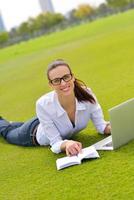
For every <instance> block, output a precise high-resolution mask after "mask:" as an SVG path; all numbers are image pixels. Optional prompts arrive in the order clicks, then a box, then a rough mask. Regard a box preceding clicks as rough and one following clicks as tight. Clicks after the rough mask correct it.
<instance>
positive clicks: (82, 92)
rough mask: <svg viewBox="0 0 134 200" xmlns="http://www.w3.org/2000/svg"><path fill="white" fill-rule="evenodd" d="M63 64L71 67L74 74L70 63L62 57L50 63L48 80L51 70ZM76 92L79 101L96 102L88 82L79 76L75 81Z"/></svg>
mask: <svg viewBox="0 0 134 200" xmlns="http://www.w3.org/2000/svg"><path fill="white" fill-rule="evenodd" d="M61 65H64V66H66V67H67V68H68V69H69V71H70V74H72V71H71V68H70V66H69V64H68V63H67V62H65V61H64V60H62V59H57V60H55V61H53V62H52V63H50V64H49V65H48V68H47V78H48V80H49V72H50V71H51V70H52V69H55V68H56V67H58V66H61ZM74 94H75V97H76V98H77V100H78V101H79V102H82V101H89V102H90V103H93V104H94V103H96V101H95V98H94V97H93V95H92V94H90V93H89V91H88V89H87V86H86V84H85V83H84V82H83V81H81V80H79V79H77V78H75V81H74Z"/></svg>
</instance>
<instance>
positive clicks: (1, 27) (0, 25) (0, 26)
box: [0, 12, 6, 32]
mask: <svg viewBox="0 0 134 200" xmlns="http://www.w3.org/2000/svg"><path fill="white" fill-rule="evenodd" d="M3 31H6V28H5V25H4V21H3V18H2V14H1V12H0V32H3Z"/></svg>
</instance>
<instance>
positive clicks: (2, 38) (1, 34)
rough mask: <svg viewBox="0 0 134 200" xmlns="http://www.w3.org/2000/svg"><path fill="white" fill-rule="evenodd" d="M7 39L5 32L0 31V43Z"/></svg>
mask: <svg viewBox="0 0 134 200" xmlns="http://www.w3.org/2000/svg"><path fill="white" fill-rule="evenodd" d="M8 39H9V35H8V33H7V32H1V33H0V45H1V44H4V43H5V42H7V41H8Z"/></svg>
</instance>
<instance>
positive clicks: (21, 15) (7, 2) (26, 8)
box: [0, 0, 105, 30]
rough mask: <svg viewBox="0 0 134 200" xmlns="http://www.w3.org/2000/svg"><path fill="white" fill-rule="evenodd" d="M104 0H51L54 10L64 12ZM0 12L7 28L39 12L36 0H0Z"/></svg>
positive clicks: (97, 3) (95, 4) (103, 0)
mask: <svg viewBox="0 0 134 200" xmlns="http://www.w3.org/2000/svg"><path fill="white" fill-rule="evenodd" d="M103 2H105V0H52V3H53V6H54V9H55V11H56V12H60V13H62V14H65V13H66V12H67V11H69V10H72V9H73V8H75V7H77V6H78V5H79V4H83V3H89V4H90V5H94V6H97V5H99V4H100V3H103ZM0 12H1V14H2V17H3V20H4V24H5V27H6V29H7V30H9V29H10V28H12V27H14V26H17V25H19V24H20V23H22V22H23V21H26V20H27V19H28V18H29V17H35V16H37V15H38V14H39V13H41V9H40V5H39V2H38V0H0Z"/></svg>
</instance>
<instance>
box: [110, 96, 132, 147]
mask: <svg viewBox="0 0 134 200" xmlns="http://www.w3.org/2000/svg"><path fill="white" fill-rule="evenodd" d="M109 114H110V123H111V127H112V143H113V148H114V149H116V148H118V147H120V146H122V145H123V144H126V143H128V142H129V141H130V140H133V139H134V98H132V99H130V100H128V101H126V102H124V103H122V104H119V105H117V106H115V107H113V108H112V109H110V110H109Z"/></svg>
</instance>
